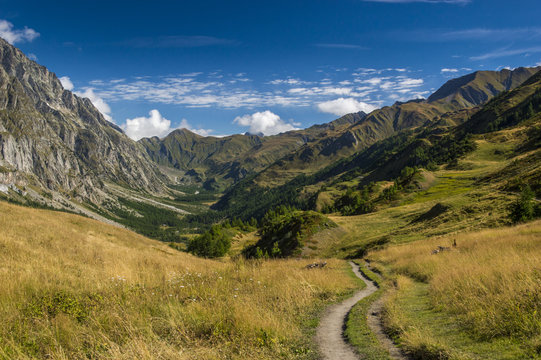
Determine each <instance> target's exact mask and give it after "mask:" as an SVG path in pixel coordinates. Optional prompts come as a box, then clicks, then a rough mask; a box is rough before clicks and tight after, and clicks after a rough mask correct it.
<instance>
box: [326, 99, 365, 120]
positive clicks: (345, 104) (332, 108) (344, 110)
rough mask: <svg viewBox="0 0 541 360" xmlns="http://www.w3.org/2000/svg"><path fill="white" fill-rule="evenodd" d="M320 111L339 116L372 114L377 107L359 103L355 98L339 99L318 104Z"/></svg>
mask: <svg viewBox="0 0 541 360" xmlns="http://www.w3.org/2000/svg"><path fill="white" fill-rule="evenodd" d="M317 108H318V109H319V111H321V112H324V113H329V114H334V115H337V116H342V115H345V114H350V113H354V112H359V111H364V112H365V113H369V112H372V111H374V110H375V109H376V107H375V106H373V105H370V104H367V103H365V102H362V101H357V100H355V99H353V98H346V99H345V98H338V99H336V100H331V101H325V102H322V103H319V104H317Z"/></svg>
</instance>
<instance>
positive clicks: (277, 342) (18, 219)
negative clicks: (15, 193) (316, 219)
mask: <svg viewBox="0 0 541 360" xmlns="http://www.w3.org/2000/svg"><path fill="white" fill-rule="evenodd" d="M0 249H1V251H0V318H1V319H2V321H1V322H0V359H14V358H17V359H29V358H49V359H87V358H91V359H94V358H105V359H107V358H109V359H201V358H205V359H247V358H249V359H276V358H284V359H289V358H295V359H297V358H300V359H313V358H316V357H317V353H316V350H315V348H314V344H313V343H312V342H311V336H310V335H311V331H312V330H313V329H314V327H315V325H316V324H317V318H318V314H319V311H320V310H322V309H323V307H324V305H326V304H328V303H329V302H332V301H336V300H338V299H339V298H340V297H342V296H344V295H346V294H349V293H351V291H352V290H353V289H354V288H356V287H358V285H359V283H358V282H357V281H356V280H355V279H354V277H353V275H352V273H350V269H349V265H348V264H347V263H345V262H343V261H340V260H328V265H327V267H326V268H324V269H313V270H307V269H305V265H306V264H308V263H309V261H308V260H272V261H252V262H247V261H242V260H235V261H233V260H222V261H211V260H205V259H200V258H196V257H193V256H191V255H188V254H185V253H182V252H179V251H176V250H174V249H172V248H170V247H168V246H167V245H166V244H163V243H160V242H158V241H153V240H150V239H147V238H145V237H143V236H140V235H137V234H135V233H133V232H130V231H127V230H123V229H119V228H115V227H112V226H109V225H105V224H103V223H99V222H97V221H94V220H91V219H87V218H83V217H80V216H76V215H71V214H66V213H59V212H51V211H47V210H37V209H30V208H24V207H19V206H15V205H10V204H7V203H3V202H0Z"/></svg>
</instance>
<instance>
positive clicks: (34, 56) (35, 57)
mask: <svg viewBox="0 0 541 360" xmlns="http://www.w3.org/2000/svg"><path fill="white" fill-rule="evenodd" d="M27 56H28V58H29V59H30V60H33V61H38V57H37V55H36V54H33V53H29V54H28V55H27Z"/></svg>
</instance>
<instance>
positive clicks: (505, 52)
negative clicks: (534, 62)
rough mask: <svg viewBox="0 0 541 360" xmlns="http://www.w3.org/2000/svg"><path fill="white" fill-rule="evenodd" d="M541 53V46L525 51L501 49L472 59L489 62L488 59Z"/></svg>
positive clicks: (525, 49)
mask: <svg viewBox="0 0 541 360" xmlns="http://www.w3.org/2000/svg"><path fill="white" fill-rule="evenodd" d="M540 52H541V46H535V47H529V48H523V49H507V48H504V49H499V50H496V51H493V52H489V53H486V54H483V55H479V56H472V57H470V59H471V60H487V59H496V58H501V57H506V56H514V55H527V54H531V53H540Z"/></svg>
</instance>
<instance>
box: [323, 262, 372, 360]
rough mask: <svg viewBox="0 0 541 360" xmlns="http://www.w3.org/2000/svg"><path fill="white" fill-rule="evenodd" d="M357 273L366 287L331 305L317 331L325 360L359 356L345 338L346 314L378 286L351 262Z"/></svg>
mask: <svg viewBox="0 0 541 360" xmlns="http://www.w3.org/2000/svg"><path fill="white" fill-rule="evenodd" d="M349 264H350V265H351V267H352V269H353V272H354V273H355V275H357V276H358V277H359V278H360V279H362V280H363V281H364V282H365V283H366V288H364V289H363V290H360V291H357V292H356V293H355V295H353V296H352V297H350V298H349V299H346V300H344V301H342V302H341V303H340V304H336V305H332V306H331V307H329V308H328V309H327V311H326V313H325V315H324V316H323V318H322V319H321V322H320V323H319V326H318V328H317V332H316V341H317V343H318V345H319V349H320V351H321V355H322V356H323V357H322V358H323V359H324V360H335V359H336V360H357V359H359V357H358V356H357V354H355V351H354V350H353V348H352V347H351V345H349V344H348V343H347V342H346V339H345V338H344V335H343V333H344V327H345V321H346V316H347V314H348V313H349V311H350V310H351V308H352V307H353V305H355V304H356V303H357V302H358V301H359V300H361V299H362V298H365V297H367V296H368V295H370V294H372V293H374V292H375V291H376V290H377V287H376V286H375V285H374V283H373V282H372V281H368V280H366V279H365V278H364V276H363V275H362V274H361V272H360V271H359V266H358V265H357V264H354V263H352V262H350V263H349Z"/></svg>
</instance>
